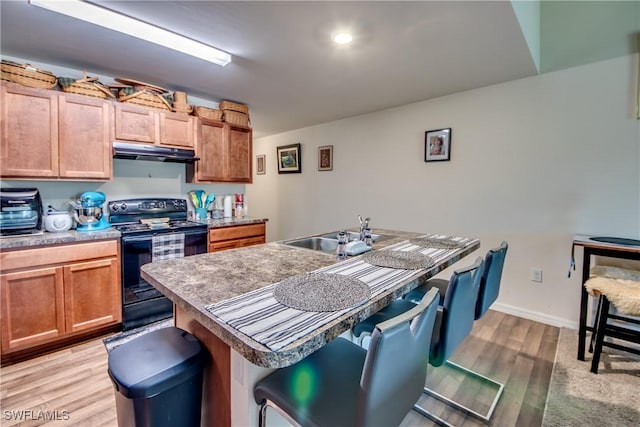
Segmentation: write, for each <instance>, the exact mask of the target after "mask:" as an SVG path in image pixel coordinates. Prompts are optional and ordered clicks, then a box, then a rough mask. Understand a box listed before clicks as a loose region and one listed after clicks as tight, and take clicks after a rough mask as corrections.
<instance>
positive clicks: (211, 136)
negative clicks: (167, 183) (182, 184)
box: [187, 119, 227, 182]
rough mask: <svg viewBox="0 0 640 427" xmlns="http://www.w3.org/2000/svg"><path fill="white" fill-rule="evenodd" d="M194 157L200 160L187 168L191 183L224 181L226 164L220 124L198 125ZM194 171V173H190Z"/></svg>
mask: <svg viewBox="0 0 640 427" xmlns="http://www.w3.org/2000/svg"><path fill="white" fill-rule="evenodd" d="M196 155H197V156H198V157H200V160H198V161H197V162H195V165H194V166H193V167H190V165H187V166H188V167H189V169H188V170H187V171H188V174H189V175H191V176H190V178H191V179H190V181H191V182H203V181H204V182H207V181H224V180H225V172H226V171H225V168H226V164H227V152H226V149H225V138H224V126H223V124H222V123H221V122H216V121H213V120H202V119H200V123H199V125H198V142H197V147H196ZM194 169H195V173H193V174H192V173H191V171H192V170H194Z"/></svg>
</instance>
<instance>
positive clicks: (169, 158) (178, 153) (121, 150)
mask: <svg viewBox="0 0 640 427" xmlns="http://www.w3.org/2000/svg"><path fill="white" fill-rule="evenodd" d="M113 158H114V159H129V160H151V161H155V162H172V163H193V162H195V161H196V160H200V158H199V157H196V153H195V151H193V150H185V149H181V148H167V147H158V146H155V145H144V144H130V143H128V142H120V141H114V142H113Z"/></svg>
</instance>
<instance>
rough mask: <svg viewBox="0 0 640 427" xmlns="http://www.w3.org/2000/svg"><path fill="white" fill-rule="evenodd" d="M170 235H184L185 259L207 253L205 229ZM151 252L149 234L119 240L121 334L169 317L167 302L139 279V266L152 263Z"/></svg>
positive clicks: (169, 303) (171, 306)
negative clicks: (120, 248) (120, 261)
mask: <svg viewBox="0 0 640 427" xmlns="http://www.w3.org/2000/svg"><path fill="white" fill-rule="evenodd" d="M174 233H183V234H184V255H185V256H188V255H196V254H200V253H204V252H206V251H207V230H206V229H205V230H204V231H202V230H198V231H186V232H182V231H175V232H174ZM162 234H168V233H162ZM152 253H153V244H152V235H151V234H147V235H143V236H129V237H127V236H123V237H122V307H123V309H122V328H123V330H125V331H126V330H129V329H132V328H137V327H139V326H144V325H148V324H149V323H153V322H156V321H158V320H162V319H166V318H169V317H171V316H172V314H173V304H172V303H171V301H169V299H168V298H166V297H165V296H164V295H162V293H161V292H160V291H158V290H157V289H156V288H155V287H153V286H152V285H150V284H149V283H147V281H146V280H144V279H143V278H142V277H140V267H142V266H143V265H145V264H147V263H150V262H152V261H153V256H152Z"/></svg>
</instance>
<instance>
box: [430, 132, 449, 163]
mask: <svg viewBox="0 0 640 427" xmlns="http://www.w3.org/2000/svg"><path fill="white" fill-rule="evenodd" d="M447 160H451V128H446V129H437V130H428V131H426V132H425V134H424V161H425V162H440V161H447Z"/></svg>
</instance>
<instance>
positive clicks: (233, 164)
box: [227, 125, 253, 183]
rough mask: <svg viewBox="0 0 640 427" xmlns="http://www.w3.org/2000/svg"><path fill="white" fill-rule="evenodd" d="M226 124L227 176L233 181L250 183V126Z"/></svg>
mask: <svg viewBox="0 0 640 427" xmlns="http://www.w3.org/2000/svg"><path fill="white" fill-rule="evenodd" d="M228 126H229V130H228V138H229V141H228V152H229V157H228V168H229V172H228V174H227V176H228V178H229V180H230V181H233V182H248V183H250V182H251V181H252V178H253V176H252V174H251V164H252V163H251V153H252V146H253V144H252V131H251V129H250V128H245V127H240V126H234V125H228Z"/></svg>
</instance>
